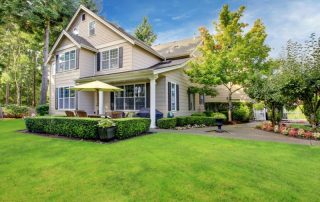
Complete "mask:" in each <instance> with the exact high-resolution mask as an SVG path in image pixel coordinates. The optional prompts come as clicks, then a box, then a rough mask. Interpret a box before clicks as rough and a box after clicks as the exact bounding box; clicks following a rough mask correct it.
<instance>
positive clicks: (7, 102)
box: [6, 81, 10, 105]
mask: <svg viewBox="0 0 320 202" xmlns="http://www.w3.org/2000/svg"><path fill="white" fill-rule="evenodd" d="M9 97H10V83H9V81H7V82H6V105H8V104H9Z"/></svg>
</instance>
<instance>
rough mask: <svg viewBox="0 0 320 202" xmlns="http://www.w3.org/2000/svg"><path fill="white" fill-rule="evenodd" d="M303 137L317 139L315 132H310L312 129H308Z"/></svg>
mask: <svg viewBox="0 0 320 202" xmlns="http://www.w3.org/2000/svg"><path fill="white" fill-rule="evenodd" d="M303 137H304V138H306V139H317V137H316V136H315V135H314V134H312V132H310V131H306V132H305V133H304V134H303Z"/></svg>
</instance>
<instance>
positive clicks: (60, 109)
mask: <svg viewBox="0 0 320 202" xmlns="http://www.w3.org/2000/svg"><path fill="white" fill-rule="evenodd" d="M72 87H73V86H62V87H58V103H57V104H58V111H65V110H75V109H76V102H77V100H76V91H75V90H74V92H75V94H74V97H70V90H71V89H70V88H72ZM61 88H63V94H64V88H69V108H64V96H63V97H62V98H60V89H61ZM70 98H74V108H70V105H71V99H70ZM60 99H62V101H63V102H62V105H63V108H60Z"/></svg>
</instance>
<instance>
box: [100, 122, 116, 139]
mask: <svg viewBox="0 0 320 202" xmlns="http://www.w3.org/2000/svg"><path fill="white" fill-rule="evenodd" d="M98 126H99V128H98V130H99V138H100V140H111V139H113V138H114V136H115V132H116V125H115V123H114V122H113V121H112V120H111V119H102V120H101V121H99V123H98Z"/></svg>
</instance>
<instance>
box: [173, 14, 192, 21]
mask: <svg viewBox="0 0 320 202" xmlns="http://www.w3.org/2000/svg"><path fill="white" fill-rule="evenodd" d="M189 17H190V16H189V15H186V14H182V15H177V16H173V17H171V19H172V20H182V19H186V18H189Z"/></svg>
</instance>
